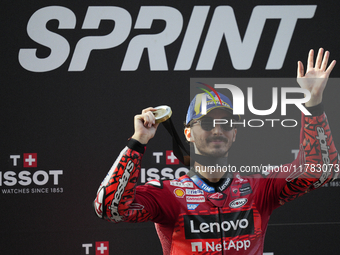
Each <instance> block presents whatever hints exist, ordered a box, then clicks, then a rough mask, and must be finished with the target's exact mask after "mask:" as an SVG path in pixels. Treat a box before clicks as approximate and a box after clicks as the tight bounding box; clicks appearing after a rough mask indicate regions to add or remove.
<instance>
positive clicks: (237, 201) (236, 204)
mask: <svg viewBox="0 0 340 255" xmlns="http://www.w3.org/2000/svg"><path fill="white" fill-rule="evenodd" d="M247 202H248V199H246V198H239V199H235V200H234V201H231V202H230V203H229V207H231V208H240V207H242V206H244V205H245V204H246V203H247Z"/></svg>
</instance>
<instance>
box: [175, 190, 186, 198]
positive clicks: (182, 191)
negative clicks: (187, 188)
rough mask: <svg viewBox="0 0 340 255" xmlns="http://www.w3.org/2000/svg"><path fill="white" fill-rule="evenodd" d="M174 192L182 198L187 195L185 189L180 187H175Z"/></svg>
mask: <svg viewBox="0 0 340 255" xmlns="http://www.w3.org/2000/svg"><path fill="white" fill-rule="evenodd" d="M174 194H175V195H176V197H181V198H182V197H184V196H185V192H184V190H182V189H180V188H177V189H174Z"/></svg>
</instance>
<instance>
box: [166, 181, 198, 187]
mask: <svg viewBox="0 0 340 255" xmlns="http://www.w3.org/2000/svg"><path fill="white" fill-rule="evenodd" d="M170 185H171V186H175V187H187V188H193V187H194V184H193V183H192V182H179V181H175V180H173V181H170Z"/></svg>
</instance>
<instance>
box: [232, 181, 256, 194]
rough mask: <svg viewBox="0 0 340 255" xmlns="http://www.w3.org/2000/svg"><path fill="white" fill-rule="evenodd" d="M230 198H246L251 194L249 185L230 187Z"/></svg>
mask: <svg viewBox="0 0 340 255" xmlns="http://www.w3.org/2000/svg"><path fill="white" fill-rule="evenodd" d="M230 191H231V196H232V197H239V196H246V195H249V194H251V193H252V192H253V190H252V189H251V186H250V184H249V183H243V184H237V185H234V184H232V185H231V188H230Z"/></svg>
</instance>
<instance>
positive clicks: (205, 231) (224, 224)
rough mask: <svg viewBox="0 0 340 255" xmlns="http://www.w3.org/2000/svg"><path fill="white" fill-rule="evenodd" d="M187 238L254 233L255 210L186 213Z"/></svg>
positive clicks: (208, 237)
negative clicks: (199, 213)
mask: <svg viewBox="0 0 340 255" xmlns="http://www.w3.org/2000/svg"><path fill="white" fill-rule="evenodd" d="M183 217H184V228H185V238H186V239H210V238H218V237H219V236H221V232H223V235H224V236H225V237H234V236H241V235H249V234H253V233H254V218H253V210H249V211H240V212H236V213H223V214H220V217H219V215H218V214H215V215H214V214H213V215H184V216H183Z"/></svg>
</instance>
